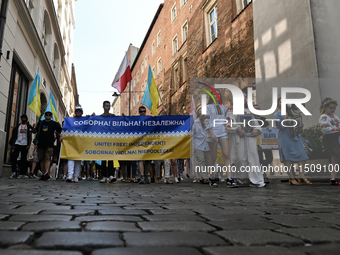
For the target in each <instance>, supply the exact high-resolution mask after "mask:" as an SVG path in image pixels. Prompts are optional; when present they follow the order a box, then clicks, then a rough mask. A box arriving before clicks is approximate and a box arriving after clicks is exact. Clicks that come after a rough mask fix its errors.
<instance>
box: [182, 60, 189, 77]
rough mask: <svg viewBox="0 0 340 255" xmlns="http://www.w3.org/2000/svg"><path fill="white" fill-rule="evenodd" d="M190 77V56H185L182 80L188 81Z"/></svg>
mask: <svg viewBox="0 0 340 255" xmlns="http://www.w3.org/2000/svg"><path fill="white" fill-rule="evenodd" d="M187 79H188V57H187V56H186V54H185V56H183V57H182V82H183V83H184V82H186V80H187Z"/></svg>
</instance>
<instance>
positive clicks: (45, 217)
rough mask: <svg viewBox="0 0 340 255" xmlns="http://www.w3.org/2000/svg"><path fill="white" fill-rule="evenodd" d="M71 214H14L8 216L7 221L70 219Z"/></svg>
mask: <svg viewBox="0 0 340 255" xmlns="http://www.w3.org/2000/svg"><path fill="white" fill-rule="evenodd" d="M71 219H72V216H67V215H14V216H12V217H10V218H9V219H8V220H9V221H26V222H34V221H70V220H71Z"/></svg>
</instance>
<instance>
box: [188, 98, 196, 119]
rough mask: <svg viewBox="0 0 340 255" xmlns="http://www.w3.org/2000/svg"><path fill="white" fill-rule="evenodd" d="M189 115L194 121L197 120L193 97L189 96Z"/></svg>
mask: <svg viewBox="0 0 340 255" xmlns="http://www.w3.org/2000/svg"><path fill="white" fill-rule="evenodd" d="M190 115H192V116H193V117H194V120H195V119H197V112H196V106H195V100H194V96H191V105H190Z"/></svg>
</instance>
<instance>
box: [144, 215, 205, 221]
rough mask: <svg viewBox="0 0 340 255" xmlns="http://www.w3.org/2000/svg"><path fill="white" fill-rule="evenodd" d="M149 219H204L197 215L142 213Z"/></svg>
mask: <svg viewBox="0 0 340 255" xmlns="http://www.w3.org/2000/svg"><path fill="white" fill-rule="evenodd" d="M143 217H144V218H145V219H147V220H149V221H204V219H203V218H201V217H199V216H197V215H179V216H176V217H174V216H173V215H143Z"/></svg>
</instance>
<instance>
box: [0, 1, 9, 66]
mask: <svg viewBox="0 0 340 255" xmlns="http://www.w3.org/2000/svg"><path fill="white" fill-rule="evenodd" d="M7 5H8V0H2V1H1V10H0V62H1V57H2V41H3V39H4V31H5V25H6V13H7ZM0 67H1V66H0Z"/></svg>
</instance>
